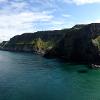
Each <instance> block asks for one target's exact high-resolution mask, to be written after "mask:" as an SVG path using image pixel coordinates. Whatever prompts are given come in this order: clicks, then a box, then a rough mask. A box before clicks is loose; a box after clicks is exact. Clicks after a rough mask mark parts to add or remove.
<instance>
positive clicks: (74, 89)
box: [0, 51, 100, 100]
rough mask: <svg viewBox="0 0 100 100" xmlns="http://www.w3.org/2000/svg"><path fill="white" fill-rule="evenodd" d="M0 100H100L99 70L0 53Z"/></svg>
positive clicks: (30, 56)
mask: <svg viewBox="0 0 100 100" xmlns="http://www.w3.org/2000/svg"><path fill="white" fill-rule="evenodd" d="M82 70H85V71H83V72H84V73H83V72H82ZM0 100H100V70H99V69H98V70H93V69H88V68H87V66H86V65H74V64H69V63H64V62H61V61H59V60H57V59H46V58H43V57H41V56H39V55H34V54H31V53H15V52H7V51H0Z"/></svg>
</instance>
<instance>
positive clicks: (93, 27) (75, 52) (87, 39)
mask: <svg viewBox="0 0 100 100" xmlns="http://www.w3.org/2000/svg"><path fill="white" fill-rule="evenodd" d="M98 36H100V24H99V23H92V24H88V25H75V26H74V27H72V28H71V29H69V30H67V31H66V35H65V37H64V38H63V39H62V40H61V41H60V42H59V43H58V44H57V45H56V47H54V48H52V49H51V50H50V51H48V52H47V53H46V54H45V56H46V57H49V56H51V57H53V56H56V57H60V58H63V59H65V60H67V61H72V62H82V63H100V48H98V47H97V45H98V46H99V45H100V43H99V42H98V41H99V40H100V39H99V40H98V41H96V39H97V37H98ZM93 41H94V42H93ZM96 44H97V45H96Z"/></svg>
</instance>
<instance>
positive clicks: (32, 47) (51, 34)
mask: <svg viewBox="0 0 100 100" xmlns="http://www.w3.org/2000/svg"><path fill="white" fill-rule="evenodd" d="M63 36H64V33H63V32H60V31H57V30H55V31H40V32H35V33H24V34H22V35H17V36H14V37H13V38H11V39H10V40H9V41H8V42H7V43H5V42H2V43H1V49H2V50H8V51H26V52H37V53H40V54H44V53H45V51H46V50H48V49H51V48H53V46H54V45H55V44H56V43H57V42H58V41H59V40H60V39H61V38H62V37H63Z"/></svg>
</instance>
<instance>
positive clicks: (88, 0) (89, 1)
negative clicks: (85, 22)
mask: <svg viewBox="0 0 100 100" xmlns="http://www.w3.org/2000/svg"><path fill="white" fill-rule="evenodd" d="M64 2H66V3H74V4H76V5H84V4H93V3H100V0H64Z"/></svg>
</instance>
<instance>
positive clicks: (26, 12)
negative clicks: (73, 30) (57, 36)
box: [0, 0, 100, 41]
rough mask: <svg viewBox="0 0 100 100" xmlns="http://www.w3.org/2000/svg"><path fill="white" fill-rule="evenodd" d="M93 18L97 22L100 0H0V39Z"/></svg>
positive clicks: (90, 20) (99, 17) (64, 26)
mask: <svg viewBox="0 0 100 100" xmlns="http://www.w3.org/2000/svg"><path fill="white" fill-rule="evenodd" d="M94 22H100V0H0V41H2V40H9V39H10V38H11V37H12V36H14V35H17V34H22V33H25V32H35V31H40V30H51V29H63V28H67V27H72V26H73V25H75V24H80V23H81V24H84V23H94Z"/></svg>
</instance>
